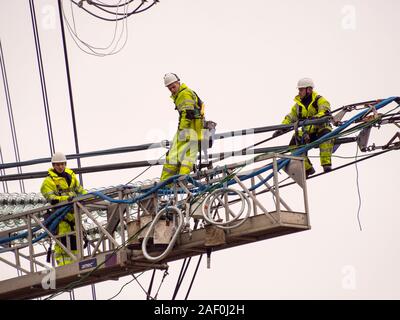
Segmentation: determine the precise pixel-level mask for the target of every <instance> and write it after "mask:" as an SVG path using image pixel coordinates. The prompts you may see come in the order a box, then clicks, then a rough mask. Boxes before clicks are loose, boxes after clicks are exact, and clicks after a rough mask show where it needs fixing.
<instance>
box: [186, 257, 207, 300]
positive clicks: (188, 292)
mask: <svg viewBox="0 0 400 320" xmlns="http://www.w3.org/2000/svg"><path fill="white" fill-rule="evenodd" d="M201 258H203V254H201V255H200V257H199V260H198V261H197V265H196V270H195V271H194V274H193V277H192V281H190V285H189V288H188V291H187V292H186V296H185V300H187V298H188V297H189V294H190V291H191V290H192V286H193V282H194V279H195V278H196V275H197V271H198V270H199V266H200V262H201Z"/></svg>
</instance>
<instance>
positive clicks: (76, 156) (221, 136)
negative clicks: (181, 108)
mask: <svg viewBox="0 0 400 320" xmlns="http://www.w3.org/2000/svg"><path fill="white" fill-rule="evenodd" d="M325 122H327V119H323V118H321V119H317V120H305V121H301V122H300V123H299V126H300V125H312V124H321V123H325ZM293 127H294V125H293V124H289V125H286V124H281V125H273V126H265V127H257V128H249V129H241V130H235V131H227V132H221V133H216V134H215V137H214V140H219V139H225V138H231V137H239V136H245V135H251V134H260V133H266V132H269V131H274V130H278V129H288V130H291V129H293ZM168 145H171V142H170V141H168ZM161 147H164V144H163V143H160V142H153V143H145V144H141V145H136V146H128V147H118V148H112V149H105V150H99V151H92V152H83V153H77V154H67V155H66V157H67V160H71V159H80V158H86V157H96V156H102V155H112V154H119V153H126V152H137V151H146V150H150V149H157V148H161ZM250 147H251V146H250ZM273 148H274V149H275V148H276V147H273ZM246 149H247V148H246ZM225 153H226V152H225ZM221 154H224V153H221ZM47 162H50V158H40V159H35V160H29V161H23V162H13V163H5V164H2V165H0V169H7V168H13V167H17V166H21V167H22V166H29V165H34V164H39V163H47ZM149 162H153V160H150V161H147V165H148V163H149ZM143 166H146V165H143Z"/></svg>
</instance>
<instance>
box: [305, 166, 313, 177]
mask: <svg viewBox="0 0 400 320" xmlns="http://www.w3.org/2000/svg"><path fill="white" fill-rule="evenodd" d="M314 173H315V169H314V167H311V168H310V169H307V170H306V178H308V177H309V176H311V175H312V174H314Z"/></svg>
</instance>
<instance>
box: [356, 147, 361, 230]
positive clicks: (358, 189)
mask: <svg viewBox="0 0 400 320" xmlns="http://www.w3.org/2000/svg"><path fill="white" fill-rule="evenodd" d="M357 156H358V145H356V157H355V159H356V160H357ZM354 165H355V167H356V183H357V194H358V210H357V221H358V226H359V228H360V231H362V226H361V221H360V210H361V204H362V200H361V193H360V184H359V181H358V178H359V174H358V165H357V161H356V162H355V163H354Z"/></svg>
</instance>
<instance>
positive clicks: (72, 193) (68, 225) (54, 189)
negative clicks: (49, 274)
mask: <svg viewBox="0 0 400 320" xmlns="http://www.w3.org/2000/svg"><path fill="white" fill-rule="evenodd" d="M51 163H52V166H53V167H52V168H50V169H49V170H48V176H47V177H46V178H45V179H44V181H43V183H42V187H41V188H40V192H41V193H42V195H43V196H44V197H45V198H46V200H47V201H48V202H50V204H52V205H55V204H57V203H59V202H62V201H71V200H72V199H73V198H74V197H76V196H78V195H82V194H86V193H87V191H86V190H85V189H83V188H82V186H81V185H80V183H79V181H78V179H77V178H76V176H75V173H74V172H73V171H72V170H71V169H69V168H67V167H66V166H67V158H66V157H65V155H64V154H62V153H61V152H56V153H54V155H53V157H52V158H51ZM71 231H75V216H74V213H73V212H68V213H67V215H66V216H65V218H64V219H63V220H62V221H61V222H60V223H59V225H58V227H57V232H56V235H64V234H67V233H69V232H71ZM68 237H69V243H70V246H71V247H70V250H71V252H72V253H73V254H74V255H75V254H77V246H76V236H75V235H69V236H68ZM58 239H59V240H60V242H61V243H62V244H63V245H64V246H65V247H67V237H66V236H64V237H61V238H58ZM54 252H55V260H56V261H57V265H59V266H63V265H66V264H70V263H72V262H73V259H72V258H71V257H70V256H69V255H68V254H67V253H66V252H65V251H64V250H63V249H62V248H61V247H60V246H59V245H58V244H56V245H55V247H54Z"/></svg>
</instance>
